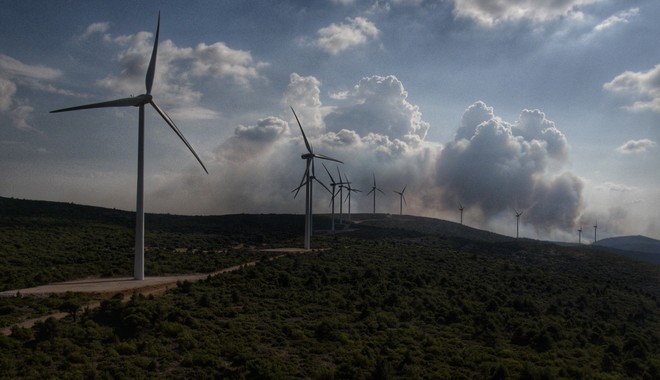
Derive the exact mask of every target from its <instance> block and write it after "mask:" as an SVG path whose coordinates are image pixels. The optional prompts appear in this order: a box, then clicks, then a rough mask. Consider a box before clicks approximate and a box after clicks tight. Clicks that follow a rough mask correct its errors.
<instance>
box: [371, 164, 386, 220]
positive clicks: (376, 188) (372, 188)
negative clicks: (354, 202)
mask: <svg viewBox="0 0 660 380" xmlns="http://www.w3.org/2000/svg"><path fill="white" fill-rule="evenodd" d="M371 174H373V176H374V185H373V186H372V187H371V191H369V192H368V193H367V196H368V195H369V194H371V193H374V214H375V213H376V190H378V191H380V192H381V194H385V193H383V190H381V189H379V188H378V187H377V186H376V174H375V173H371Z"/></svg>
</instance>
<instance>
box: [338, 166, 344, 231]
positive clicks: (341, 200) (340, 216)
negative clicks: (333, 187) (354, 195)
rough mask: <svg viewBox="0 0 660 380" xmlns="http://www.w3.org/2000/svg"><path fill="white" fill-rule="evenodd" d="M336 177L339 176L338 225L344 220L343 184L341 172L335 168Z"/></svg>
mask: <svg viewBox="0 0 660 380" xmlns="http://www.w3.org/2000/svg"><path fill="white" fill-rule="evenodd" d="M337 175H338V176H339V182H338V184H339V223H343V219H344V185H345V182H344V181H343V180H342V179H341V172H339V166H337Z"/></svg>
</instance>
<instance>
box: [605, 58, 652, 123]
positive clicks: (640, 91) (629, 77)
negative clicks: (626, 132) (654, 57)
mask: <svg viewBox="0 0 660 380" xmlns="http://www.w3.org/2000/svg"><path fill="white" fill-rule="evenodd" d="M603 88H604V89H606V90H608V91H612V92H614V93H618V94H622V95H629V96H631V97H632V99H631V100H632V104H630V105H629V106H627V107H626V108H628V109H629V110H631V111H654V112H660V64H657V65H655V67H654V68H652V69H651V70H649V71H643V72H640V71H637V72H635V71H625V72H623V73H621V74H619V75H617V76H616V77H615V78H614V79H612V80H611V81H610V82H608V83H605V84H604V85H603Z"/></svg>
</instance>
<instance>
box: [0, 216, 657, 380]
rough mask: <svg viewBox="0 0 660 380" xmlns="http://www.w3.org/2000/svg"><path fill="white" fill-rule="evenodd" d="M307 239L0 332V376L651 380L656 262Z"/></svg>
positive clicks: (540, 249) (399, 236) (517, 246)
mask: <svg viewBox="0 0 660 380" xmlns="http://www.w3.org/2000/svg"><path fill="white" fill-rule="evenodd" d="M246 218H247V217H246ZM298 229H299V228H298ZM197 233H198V231H197V230H196V229H191V230H190V231H188V232H185V233H183V234H184V235H186V234H192V235H195V234H197ZM243 233H244V234H246V236H248V235H249V236H255V235H253V234H252V233H251V232H248V231H244V232H243ZM294 238H295V237H294ZM315 241H316V242H317V244H319V245H322V246H325V247H328V249H327V250H324V251H322V252H317V253H309V254H300V255H289V256H287V257H283V258H279V259H277V260H262V261H261V262H260V263H259V264H258V265H257V266H255V267H249V268H244V269H242V270H240V271H238V272H233V273H228V274H224V275H220V276H214V277H210V278H208V279H207V280H205V281H200V282H197V283H189V282H182V283H180V284H178V286H177V288H176V289H173V290H171V291H170V292H168V293H167V294H165V295H163V296H159V297H156V298H154V297H142V296H138V295H136V296H134V297H132V298H130V300H124V301H127V302H122V300H121V296H117V297H115V298H113V299H110V300H105V301H103V302H102V304H101V306H100V307H99V308H97V309H93V310H87V311H84V312H78V313H77V315H76V318H75V321H74V318H73V315H72V317H71V318H67V319H64V320H59V321H58V320H55V319H49V320H46V321H45V322H43V323H39V324H37V325H36V326H35V327H34V328H32V329H29V330H28V329H23V328H14V329H13V331H12V334H11V336H8V337H5V336H0V347H1V349H0V376H4V377H7V378H15V377H30V378H32V377H34V378H47V377H50V378H67V377H68V378H83V377H86V378H128V377H130V378H135V377H138V378H139V377H159V378H218V377H225V378H273V379H275V378H300V377H303V378H323V379H331V378H338V379H339V378H341V379H344V378H357V379H369V378H379V379H380V378H382V379H386V378H493V379H504V378H514V379H517V378H520V379H535V378H536V379H551V378H570V379H577V378H596V379H618V378H644V379H654V378H660V284H659V283H658V279H659V278H660V268H659V267H658V266H653V265H649V264H644V263H639V262H634V261H629V260H627V259H625V258H621V257H617V256H613V255H610V254H607V253H599V252H597V251H591V250H589V249H578V248H574V247H573V248H571V247H558V246H554V245H548V244H542V243H536V242H530V241H502V242H484V241H473V240H469V239H464V238H461V239H452V238H448V237H438V236H435V235H428V234H424V233H422V232H420V231H417V232H410V231H407V230H406V229H405V228H400V227H396V228H391V229H387V228H378V227H375V226H373V225H372V226H369V227H368V226H364V227H358V228H357V230H356V231H354V232H352V233H345V234H340V235H336V236H334V237H331V236H328V237H316V238H315ZM70 297H72V296H70ZM18 300H20V299H17V301H18ZM44 302H46V301H44ZM48 302H56V301H53V300H51V301H48ZM60 302H61V304H60V306H57V307H58V308H60V309H64V310H66V308H67V307H70V309H69V310H71V311H72V314H73V309H74V308H75V304H74V305H73V307H72V306H71V305H70V303H71V302H72V301H71V300H69V301H67V300H60ZM67 302H68V303H67Z"/></svg>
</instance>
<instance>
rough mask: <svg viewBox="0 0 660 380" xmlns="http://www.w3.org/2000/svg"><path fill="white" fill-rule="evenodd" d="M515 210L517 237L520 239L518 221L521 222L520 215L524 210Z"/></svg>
mask: <svg viewBox="0 0 660 380" xmlns="http://www.w3.org/2000/svg"><path fill="white" fill-rule="evenodd" d="M513 211H515V212H516V239H518V223H519V222H520V215H522V214H523V212H524V211H520V212H518V210H516V209H515V208H514V209H513Z"/></svg>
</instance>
